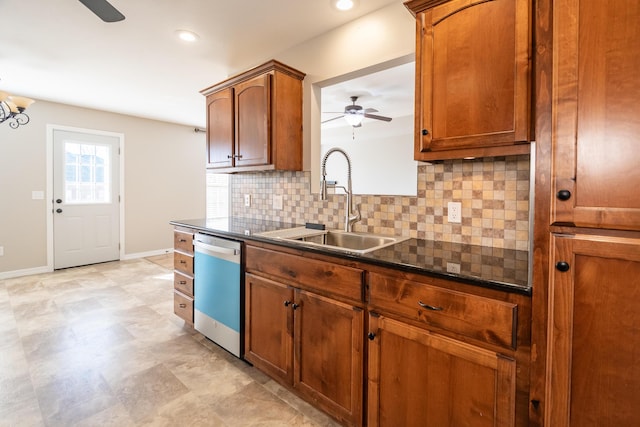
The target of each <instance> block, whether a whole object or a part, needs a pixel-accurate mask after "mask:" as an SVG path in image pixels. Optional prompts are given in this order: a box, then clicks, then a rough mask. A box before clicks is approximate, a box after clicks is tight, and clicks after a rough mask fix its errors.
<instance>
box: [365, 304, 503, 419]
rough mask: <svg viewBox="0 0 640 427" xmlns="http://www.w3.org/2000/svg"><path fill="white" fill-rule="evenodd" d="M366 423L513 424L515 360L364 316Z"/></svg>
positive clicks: (399, 323)
mask: <svg viewBox="0 0 640 427" xmlns="http://www.w3.org/2000/svg"><path fill="white" fill-rule="evenodd" d="M369 331H370V332H369V339H370V341H369V376H368V385H369V387H368V393H369V394H368V397H369V400H368V408H369V410H368V422H369V424H368V425H369V426H404V427H412V426H415V427H418V426H419V427H432V426H433V427H447V426H449V427H457V426H474V427H482V426H491V427H494V426H513V425H514V423H515V397H516V396H515V395H516V362H515V361H514V360H513V359H510V358H506V357H503V356H501V355H499V354H497V353H494V352H492V351H489V350H485V349H482V348H479V347H475V346H472V345H469V344H466V343H463V342H460V341H457V340H453V339H450V338H447V337H443V336H439V335H436V334H433V333H431V332H429V331H427V330H423V329H419V328H416V327H413V326H410V325H408V324H405V323H403V322H399V321H396V320H393V319H390V318H387V317H385V316H379V317H378V316H377V315H370V316H369Z"/></svg>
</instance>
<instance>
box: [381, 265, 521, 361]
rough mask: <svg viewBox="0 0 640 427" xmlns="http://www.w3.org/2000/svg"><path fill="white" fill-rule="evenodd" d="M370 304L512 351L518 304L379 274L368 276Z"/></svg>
mask: <svg viewBox="0 0 640 427" xmlns="http://www.w3.org/2000/svg"><path fill="white" fill-rule="evenodd" d="M369 286H370V295H369V304H370V305H371V306H372V307H373V308H377V309H379V310H380V311H387V312H390V313H396V314H400V315H402V316H404V317H406V318H408V319H411V320H414V321H419V322H422V323H424V324H426V325H430V326H434V327H437V328H439V329H442V330H445V331H450V332H454V333H456V334H461V335H465V336H468V337H470V338H474V339H478V340H481V341H484V342H487V343H490V344H497V345H500V346H502V347H508V348H512V349H515V347H516V332H517V331H516V326H517V314H518V306H517V304H512V303H508V302H504V301H498V300H494V299H491V298H485V297H480V296H477V295H471V294H466V293H462V292H458V291H452V290H448V289H444V288H440V287H436V286H431V285H427V284H424V283H419V282H412V281H409V280H401V279H397V278H393V277H388V276H385V275H382V274H377V273H370V275H369Z"/></svg>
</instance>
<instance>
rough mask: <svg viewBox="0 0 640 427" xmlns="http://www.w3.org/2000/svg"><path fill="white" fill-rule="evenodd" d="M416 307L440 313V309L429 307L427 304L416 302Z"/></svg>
mask: <svg viewBox="0 0 640 427" xmlns="http://www.w3.org/2000/svg"><path fill="white" fill-rule="evenodd" d="M418 305H419V306H420V307H422V308H426V309H427V310H431V311H442V310H443V309H442V307H436V306H433V305H429V304H425V303H423V302H422V301H418Z"/></svg>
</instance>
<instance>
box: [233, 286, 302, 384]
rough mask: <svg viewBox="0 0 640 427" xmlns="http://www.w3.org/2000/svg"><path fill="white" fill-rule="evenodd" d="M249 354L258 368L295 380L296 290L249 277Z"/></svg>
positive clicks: (247, 294)
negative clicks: (294, 323) (294, 304)
mask: <svg viewBox="0 0 640 427" xmlns="http://www.w3.org/2000/svg"><path fill="white" fill-rule="evenodd" d="M245 290H246V292H245V354H244V357H245V359H246V360H248V361H249V362H251V363H253V364H254V365H255V366H256V367H257V368H259V369H260V370H262V371H264V372H266V373H267V374H269V375H271V376H272V377H275V378H277V379H279V380H281V381H282V382H284V383H286V384H291V382H292V381H293V361H292V358H293V315H292V308H291V306H292V304H293V290H292V289H291V288H288V287H287V286H285V285H282V284H280V283H277V282H274V281H271V280H267V279H263V278H261V277H258V276H254V275H252V274H246V276H245Z"/></svg>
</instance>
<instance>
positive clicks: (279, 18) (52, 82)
mask: <svg viewBox="0 0 640 427" xmlns="http://www.w3.org/2000/svg"><path fill="white" fill-rule="evenodd" d="M398 1H400V0H360V2H359V6H358V7H357V8H356V9H354V10H352V11H349V12H339V11H337V10H335V9H333V8H332V7H331V6H330V4H329V0H304V1H301V0H268V1H265V0H242V1H229V0H181V1H175V0H136V1H127V0H110V2H111V4H112V5H113V6H115V7H116V8H117V9H118V10H120V12H122V13H123V14H124V15H125V17H126V19H125V20H124V21H121V22H115V23H105V22H103V21H101V20H100V19H99V18H98V17H97V16H95V15H94V14H93V13H92V12H91V11H89V10H88V9H87V8H86V7H85V6H84V5H83V4H82V3H80V2H79V1H77V0H55V1H52V0H28V1H17V0H16V1H12V0H0V16H2V17H3V20H2V25H0V40H1V42H0V90H4V91H6V92H9V93H12V94H14V95H21V96H28V97H31V98H35V99H40V100H47V101H53V102H60V103H64V104H70V105H76V106H81V107H88V108H95V109H100V110H105V111H111V112H117V113H123V114H129V115H134V116H140V117H145V118H151V119H157V120H163V121H169V122H175V123H180V124H185V125H193V126H198V127H204V125H205V108H204V97H203V96H202V95H200V93H199V91H200V90H201V89H203V88H205V87H208V86H210V85H212V84H214V83H217V82H219V81H221V80H224V79H225V78H227V77H228V76H230V75H233V74H236V73H238V72H241V71H243V70H245V69H248V68H251V67H253V66H256V65H259V64H261V63H263V62H265V61H267V60H269V59H272V58H276V59H277V58H278V53H280V52H282V51H285V50H287V49H289V48H291V47H293V46H296V45H298V44H300V43H302V42H305V41H307V40H309V39H312V38H314V37H316V36H319V35H320V34H323V33H325V32H327V31H330V30H332V29H334V28H336V27H338V26H340V25H343V24H345V23H347V22H349V21H351V20H354V19H356V18H358V17H360V16H363V15H366V14H368V13H370V12H373V11H374V10H377V9H380V8H381V7H384V6H386V5H388V4H391V3H397V2H398ZM178 29H188V30H191V31H194V32H195V33H197V34H198V35H199V36H200V39H199V40H198V42H196V43H193V44H186V43H185V42H183V41H181V40H179V39H178V38H177V37H176V36H175V31H176V30H178ZM368 90H369V91H372V92H375V88H373V87H371V88H370V89H368ZM348 101H349V99H348V97H346V99H345V101H344V102H341V104H342V107H341V109H342V108H343V107H344V105H346V104H347V102H348ZM362 102H365V98H363V99H362ZM364 107H365V108H368V107H369V105H364ZM373 107H374V108H377V107H375V106H373ZM377 109H379V110H380V112H381V113H384V112H383V110H382V109H380V108H377Z"/></svg>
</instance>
